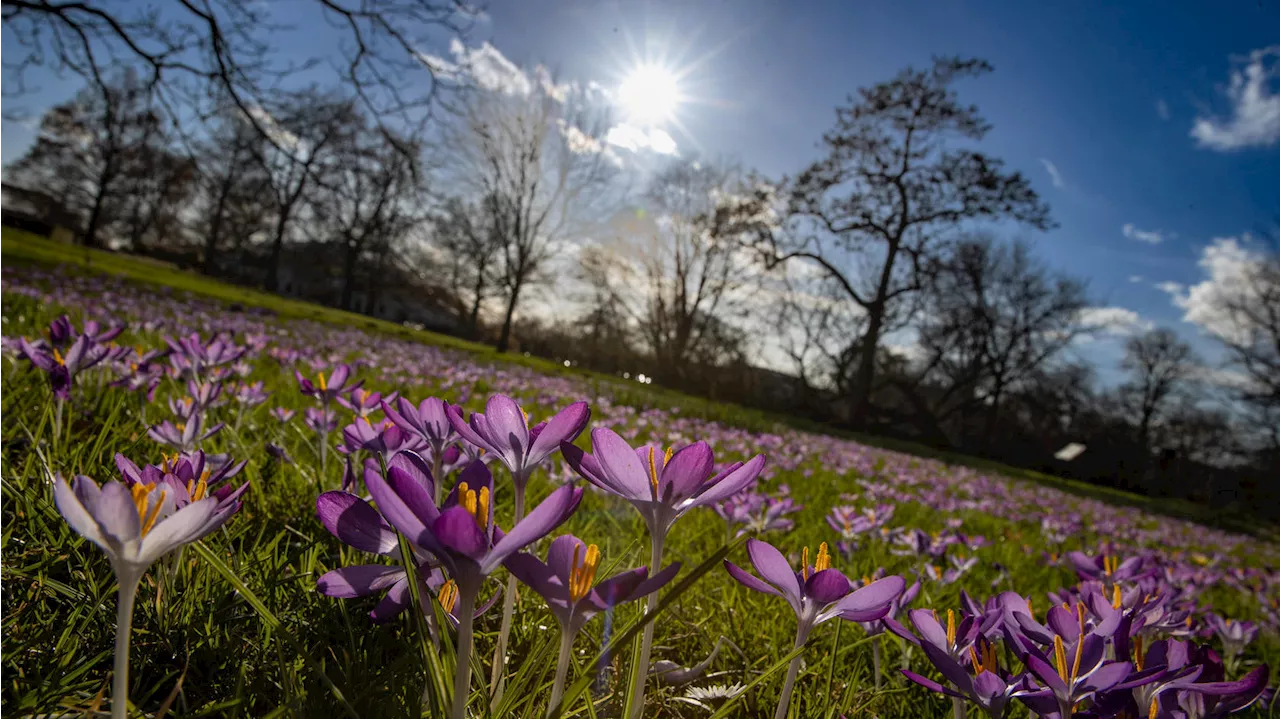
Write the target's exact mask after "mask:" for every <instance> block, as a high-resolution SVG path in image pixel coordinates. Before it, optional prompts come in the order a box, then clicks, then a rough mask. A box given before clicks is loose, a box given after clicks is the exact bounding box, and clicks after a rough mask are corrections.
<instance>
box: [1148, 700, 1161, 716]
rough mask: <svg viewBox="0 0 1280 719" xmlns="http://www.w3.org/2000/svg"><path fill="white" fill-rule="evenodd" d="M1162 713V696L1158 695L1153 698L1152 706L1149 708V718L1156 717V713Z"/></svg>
mask: <svg viewBox="0 0 1280 719" xmlns="http://www.w3.org/2000/svg"><path fill="white" fill-rule="evenodd" d="M1159 713H1160V697H1159V696H1156V697H1155V698H1153V699H1152V700H1151V708H1150V709H1148V710H1147V719H1156V715H1157V714H1159Z"/></svg>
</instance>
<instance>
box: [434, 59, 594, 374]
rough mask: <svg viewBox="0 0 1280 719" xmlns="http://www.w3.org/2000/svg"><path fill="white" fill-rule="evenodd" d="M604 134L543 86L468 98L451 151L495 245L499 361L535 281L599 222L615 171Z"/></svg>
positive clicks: (589, 111) (573, 104)
mask: <svg viewBox="0 0 1280 719" xmlns="http://www.w3.org/2000/svg"><path fill="white" fill-rule="evenodd" d="M550 86H552V87H554V83H550ZM607 128H608V122H607V118H606V117H604V116H603V114H602V113H601V112H600V111H599V109H598V108H595V107H592V106H591V105H589V104H588V103H586V102H585V101H583V100H582V98H579V97H578V96H577V95H576V94H573V93H566V94H561V93H559V92H547V91H546V90H544V88H543V87H542V86H541V85H539V86H538V87H532V88H529V89H528V90H527V91H523V92H521V91H517V92H509V93H508V92H499V91H485V90H476V91H474V92H473V93H472V94H471V95H470V96H469V98H468V102H467V105H466V107H465V109H464V112H463V114H462V117H461V121H460V123H459V125H458V127H457V128H455V129H456V134H455V135H454V137H453V138H452V139H451V142H450V143H449V144H450V145H451V147H452V150H453V152H455V153H456V155H457V157H456V158H455V159H456V160H457V163H456V165H457V167H456V169H455V171H456V172H457V173H458V176H459V181H460V183H461V184H462V185H463V186H464V187H466V188H468V189H469V190H470V191H471V194H472V197H473V198H474V199H476V200H477V201H479V202H481V203H482V206H483V208H484V210H485V212H486V213H487V214H488V216H489V220H490V222H491V223H492V228H493V232H494V236H495V237H496V238H498V240H499V242H500V249H499V257H500V259H501V262H500V264H499V266H498V268H497V269H498V272H497V277H498V281H499V284H500V286H501V287H502V289H503V291H504V293H505V295H506V310H505V312H504V314H503V320H502V329H501V331H500V333H499V336H498V351H500V352H505V351H507V350H508V349H509V348H510V345H511V327H512V321H513V318H514V317H515V314H516V310H517V309H518V307H519V305H520V300H521V298H522V297H523V296H524V294H525V292H526V291H527V290H528V289H529V288H530V286H531V285H533V284H536V283H537V282H538V280H539V272H540V271H542V270H543V269H544V267H545V266H546V264H547V262H548V261H549V260H550V259H551V258H552V257H553V256H554V255H555V254H556V253H558V252H560V251H561V250H562V249H563V245H564V243H565V242H566V241H567V240H569V239H572V238H574V237H578V236H580V235H581V234H582V233H583V230H584V228H585V227H587V226H589V225H590V224H591V223H593V222H595V221H598V220H599V218H600V214H599V209H600V205H601V204H602V203H603V202H606V201H607V198H608V193H607V189H608V185H609V183H610V181H611V180H612V178H613V176H614V175H615V173H616V169H617V168H616V166H615V165H614V164H613V163H612V161H611V159H610V156H609V154H608V151H607V148H606V147H605V145H604V143H603V140H602V139H601V138H602V137H603V136H604V132H605V130H606V129H607Z"/></svg>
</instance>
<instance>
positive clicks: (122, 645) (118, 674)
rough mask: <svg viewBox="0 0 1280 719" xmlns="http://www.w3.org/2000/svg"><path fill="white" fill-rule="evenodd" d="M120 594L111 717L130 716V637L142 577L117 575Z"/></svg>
mask: <svg viewBox="0 0 1280 719" xmlns="http://www.w3.org/2000/svg"><path fill="white" fill-rule="evenodd" d="M117 579H118V580H119V584H120V594H119V596H118V597H117V598H116V663H115V670H114V671H113V672H112V675H111V679H112V684H111V719H128V716H129V638H130V635H131V633H132V632H133V600H134V599H136V598H137V596H138V581H139V580H140V579H142V577H132V576H117Z"/></svg>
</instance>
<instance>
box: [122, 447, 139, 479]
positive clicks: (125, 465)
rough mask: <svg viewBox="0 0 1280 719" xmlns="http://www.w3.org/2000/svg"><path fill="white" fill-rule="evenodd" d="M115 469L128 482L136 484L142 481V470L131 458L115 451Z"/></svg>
mask: <svg viewBox="0 0 1280 719" xmlns="http://www.w3.org/2000/svg"><path fill="white" fill-rule="evenodd" d="M116 469H118V470H120V474H121V476H123V477H124V478H125V479H126V480H128V482H129V484H137V483H139V482H141V481H142V470H140V469H138V465H136V464H134V463H133V460H131V459H129V458H128V457H126V456H124V455H123V454H120V453H119V452H116Z"/></svg>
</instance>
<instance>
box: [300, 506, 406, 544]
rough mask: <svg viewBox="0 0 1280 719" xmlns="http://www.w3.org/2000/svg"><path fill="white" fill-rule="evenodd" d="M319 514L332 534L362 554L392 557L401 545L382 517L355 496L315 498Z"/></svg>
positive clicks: (317, 513)
mask: <svg viewBox="0 0 1280 719" xmlns="http://www.w3.org/2000/svg"><path fill="white" fill-rule="evenodd" d="M316 515H317V516H319V517H320V522H321V523H322V524H324V528H325V529H327V530H329V533H330V534H332V535H333V536H335V537H337V538H338V539H341V540H342V541H343V542H346V543H347V544H349V545H350V546H352V547H355V548H356V549H359V550H361V551H364V552H370V553H372V554H391V553H393V552H394V551H395V550H396V548H397V546H398V545H399V540H398V539H397V538H396V533H395V530H393V529H392V528H391V525H389V524H387V522H386V520H384V519H383V518H382V515H381V514H378V511H377V510H375V509H374V508H373V507H371V506H369V503H368V502H365V501H364V500H363V499H360V498H359V497H357V496H355V495H353V494H349V493H347V492H325V493H324V494H322V495H320V496H319V497H318V498H317V499H316Z"/></svg>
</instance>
